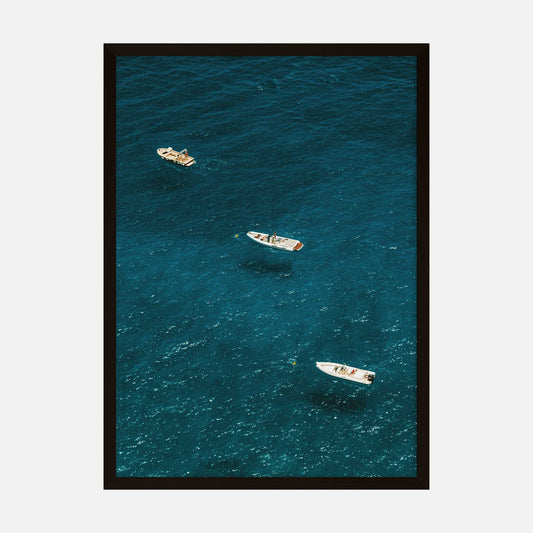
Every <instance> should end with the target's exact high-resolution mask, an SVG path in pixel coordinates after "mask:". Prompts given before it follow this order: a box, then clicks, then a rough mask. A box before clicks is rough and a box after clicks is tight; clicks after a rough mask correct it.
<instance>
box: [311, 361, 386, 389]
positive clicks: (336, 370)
mask: <svg viewBox="0 0 533 533" xmlns="http://www.w3.org/2000/svg"><path fill="white" fill-rule="evenodd" d="M316 367H317V368H318V369H319V370H322V372H325V373H326V374H329V375H330V376H333V377H335V378H341V379H347V380H348V381H357V383H364V384H365V385H371V384H372V383H373V381H374V378H375V377H376V373H375V372H370V370H362V369H361V368H355V367H353V366H347V365H343V364H341V363H320V362H318V363H316Z"/></svg>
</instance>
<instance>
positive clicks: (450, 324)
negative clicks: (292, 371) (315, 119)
mask: <svg viewBox="0 0 533 533" xmlns="http://www.w3.org/2000/svg"><path fill="white" fill-rule="evenodd" d="M2 11H3V15H2V31H1V32H0V39H1V42H2V52H3V53H2V68H1V72H2V83H1V85H0V91H1V98H0V105H1V115H0V116H1V122H2V142H1V143H0V150H1V152H0V153H1V158H2V159H1V161H2V164H1V168H2V194H1V196H0V217H1V227H2V251H3V253H2V264H3V269H2V278H1V279H2V304H3V305H2V309H3V311H4V312H3V320H2V326H3V327H2V336H1V339H2V341H1V348H0V349H1V353H2V372H1V375H2V386H1V387H0V394H1V406H2V418H3V424H2V426H3V432H2V433H3V436H2V439H1V440H0V443H1V453H2V455H1V457H2V460H3V465H2V466H3V468H2V485H3V488H4V490H3V497H2V503H3V506H2V507H3V508H4V511H3V513H2V522H3V523H4V524H7V528H5V529H4V530H5V531H10V532H11V531H24V532H25V531H43V530H46V531H55V532H56V533H59V532H66V531H68V532H70V531H104V532H107V531H128V532H137V531H138V532H143V533H144V532H146V531H168V530H171V531H178V530H179V531H219V530H221V529H223V530H228V531H229V530H233V531H246V532H248V531H249V532H252V531H253V532H263V531H265V532H270V531H272V530H276V531H291V532H300V531H313V532H314V531H321V532H323V531H332V530H349V531H356V530H360V529H361V528H365V529H370V530H372V531H377V532H390V531H420V532H426V531H433V530H438V531H441V530H442V531H446V530H455V531H484V532H487V531H524V530H525V529H526V528H527V527H528V526H529V528H531V518H530V515H529V513H528V511H529V510H528V509H527V507H526V506H527V505H528V504H529V503H530V501H531V489H530V484H531V476H532V472H531V459H530V454H531V450H532V449H533V445H532V439H531V431H530V426H531V415H530V407H531V399H530V395H529V382H530V379H529V377H530V373H531V369H532V365H531V359H532V357H533V349H532V346H531V340H530V332H531V329H532V328H531V319H532V318H533V317H532V311H531V302H532V301H533V298H532V297H533V294H532V292H533V291H532V283H531V272H532V271H533V265H532V260H531V255H532V254H531V251H530V248H531V240H532V239H531V229H532V216H531V208H530V203H531V192H532V187H531V182H532V180H533V173H532V165H531V155H530V154H531V144H532V143H531V141H532V135H531V125H532V119H533V116H532V105H531V95H532V94H533V87H532V82H531V73H530V72H531V52H532V46H531V41H530V16H529V10H528V9H527V3H526V2H520V1H518V0H510V1H508V2H506V3H504V4H502V3H501V2H476V1H465V0H462V1H457V0H450V1H448V2H439V3H436V2H427V1H421V0H420V1H414V0H405V1H403V2H398V1H384V0H381V1H380V0H374V1H373V2H342V1H339V0H331V1H329V2H316V1H311V0H307V1H290V0H285V1H280V0H272V1H269V2H262V3H260V4H259V5H258V3H256V2H249V1H244V0H242V1H237V0H228V1H225V2H215V1H206V0H196V1H194V2H180V1H177V2H176V1H172V2H169V1H168V0H160V1H159V2H157V3H156V2H136V1H129V2H125V1H113V0H107V1H105V2H103V1H100V0H95V1H93V2H92V3H91V4H90V6H89V5H85V4H80V3H75V2H66V1H59V0H50V1H49V2H31V1H30V2H25V3H21V2H18V3H15V2H11V3H9V4H6V5H4V6H3V9H2ZM105 42H109V43H121V42H123V43H128V42H131V43H142V42H145V43H146V42H148V43H150V42H154V43H156V42H162V43H165V42H169V43H182V42H192V43H194V42H198V43H201V42H214V43H217V42H218V43H223V42H281V43H283V42H294V43H302V42H338V43H384V42H388V43H397V42H424V43H425V42H429V43H430V45H431V50H430V53H431V59H430V61H431V490H430V491H270V492H269V491H218V492H217V491H103V490H102V438H103V435H102V409H103V404H102V396H103V392H102V372H103V367H102V351H103V336H102V321H103V313H102V306H103V297H102V291H103V276H102V261H103V254H102V242H103V240H102V232H103V223H102V219H103V215H102V212H103V211H102V209H103V206H102V195H103V189H102V175H103V43H105ZM528 496H529V497H528Z"/></svg>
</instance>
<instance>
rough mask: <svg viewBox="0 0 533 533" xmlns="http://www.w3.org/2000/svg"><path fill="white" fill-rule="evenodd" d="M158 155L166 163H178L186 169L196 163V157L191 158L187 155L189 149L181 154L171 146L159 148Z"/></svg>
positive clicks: (185, 149)
mask: <svg viewBox="0 0 533 533" xmlns="http://www.w3.org/2000/svg"><path fill="white" fill-rule="evenodd" d="M157 153H158V154H159V155H160V156H161V157H162V158H163V159H165V160H166V161H172V163H177V164H178V165H182V166H184V167H190V166H191V165H194V163H196V161H195V160H194V157H191V156H190V155H189V154H188V153H187V148H184V149H183V150H182V151H181V152H177V151H176V150H174V148H172V147H170V146H169V147H168V148H158V149H157Z"/></svg>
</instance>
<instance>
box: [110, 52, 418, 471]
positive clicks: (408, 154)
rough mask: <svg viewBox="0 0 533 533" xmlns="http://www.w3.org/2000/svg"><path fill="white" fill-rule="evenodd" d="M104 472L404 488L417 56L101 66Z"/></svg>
mask: <svg viewBox="0 0 533 533" xmlns="http://www.w3.org/2000/svg"><path fill="white" fill-rule="evenodd" d="M166 146H173V147H174V148H176V149H178V150H180V149H182V148H185V147H186V148H187V149H188V151H189V154H190V155H192V156H193V157H195V158H196V160H197V164H196V165H194V166H193V167H190V168H185V167H179V166H177V165H174V164H172V163H168V162H165V161H163V160H162V159H160V158H159V156H158V155H157V154H156V149H157V148H159V147H166ZM248 230H258V231H262V232H266V233H273V232H274V231H277V234H278V235H282V236H287V237H292V238H296V239H298V240H300V241H302V242H303V243H304V247H303V249H302V250H301V251H300V252H297V253H290V252H283V251H278V250H271V249H267V248H265V247H262V246H259V245H257V244H255V243H253V242H252V241H251V240H250V239H248V238H247V237H246V232H247V231H248ZM316 361H335V362H341V363H342V362H345V363H347V364H351V365H353V366H357V367H360V368H366V369H369V370H373V371H375V372H376V380H375V382H374V384H373V385H372V386H365V385H359V384H355V383H349V382H345V381H340V380H335V379H333V378H331V377H329V376H327V375H326V374H323V373H321V372H319V371H318V370H317V369H316V368H315V362H316ZM117 473H118V475H119V476H164V477H168V476H178V477H182V476H193V477H204V476H349V477H354V476H415V475H416V58H415V57H366V58H365V57H356V58H349V57H183V58H179V57H119V58H118V59H117Z"/></svg>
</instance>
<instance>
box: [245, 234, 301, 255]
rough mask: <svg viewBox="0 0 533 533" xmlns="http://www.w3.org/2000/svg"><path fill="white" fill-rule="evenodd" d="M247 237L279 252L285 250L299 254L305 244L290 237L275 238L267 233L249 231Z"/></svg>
mask: <svg viewBox="0 0 533 533" xmlns="http://www.w3.org/2000/svg"><path fill="white" fill-rule="evenodd" d="M246 235H247V237H249V238H250V239H252V241H254V242H256V243H257V244H261V245H263V246H267V247H268V248H276V249H277V250H285V251H286V252H298V251H300V250H301V249H302V248H303V244H302V243H301V242H300V241H297V240H296V239H289V238H288V237H277V236H276V237H274V236H273V235H268V234H267V233H260V232H258V231H249V232H248V233H247V234H246Z"/></svg>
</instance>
